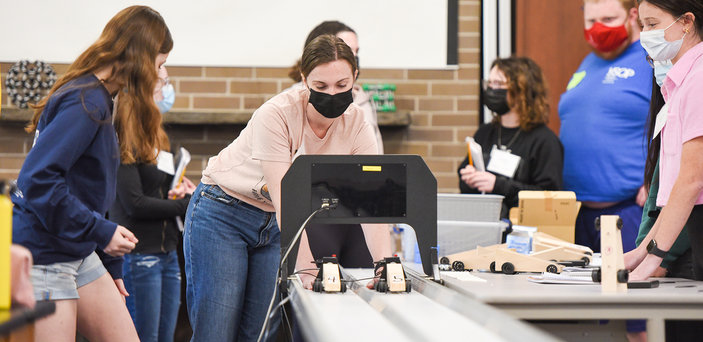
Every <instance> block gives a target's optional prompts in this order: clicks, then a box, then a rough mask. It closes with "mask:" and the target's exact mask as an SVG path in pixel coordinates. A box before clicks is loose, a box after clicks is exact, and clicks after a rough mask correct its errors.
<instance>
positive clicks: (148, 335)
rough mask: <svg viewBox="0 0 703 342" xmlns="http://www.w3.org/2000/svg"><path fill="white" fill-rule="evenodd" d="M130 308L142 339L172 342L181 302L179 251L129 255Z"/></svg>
mask: <svg viewBox="0 0 703 342" xmlns="http://www.w3.org/2000/svg"><path fill="white" fill-rule="evenodd" d="M123 269H124V284H125V288H126V289H127V292H128V293H129V297H127V298H126V299H127V309H128V310H129V314H130V315H131V316H132V320H133V321H134V326H135V327H136V328H137V334H138V335H139V339H140V340H141V341H142V342H145V341H154V342H157V341H158V342H165V341H168V342H171V341H173V334H174V332H175V330H176V321H177V319H178V307H179V306H180V304H181V270H180V268H179V266H178V254H176V251H171V252H167V253H156V254H126V255H125V262H124V266H123Z"/></svg>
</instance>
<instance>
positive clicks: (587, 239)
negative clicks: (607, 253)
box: [575, 199, 642, 253]
mask: <svg viewBox="0 0 703 342" xmlns="http://www.w3.org/2000/svg"><path fill="white" fill-rule="evenodd" d="M601 215H618V216H620V218H621V219H622V223H623V226H622V229H621V230H620V233H621V234H622V251H623V252H629V251H631V250H633V249H635V240H636V239H637V233H638V232H639V229H640V222H641V221H642V207H640V206H639V205H637V203H636V202H635V200H634V199H630V200H625V201H622V202H620V203H618V204H616V205H614V206H612V207H608V208H603V209H591V208H586V207H581V210H580V211H579V214H578V216H577V217H576V228H575V229H576V244H579V245H582V246H587V247H590V248H591V249H592V250H593V252H596V253H600V231H599V230H596V228H595V220H596V217H600V216H601Z"/></svg>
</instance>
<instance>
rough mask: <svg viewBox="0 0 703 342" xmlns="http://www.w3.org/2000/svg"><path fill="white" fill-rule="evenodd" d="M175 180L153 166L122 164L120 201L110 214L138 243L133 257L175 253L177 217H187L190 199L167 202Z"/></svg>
mask: <svg viewBox="0 0 703 342" xmlns="http://www.w3.org/2000/svg"><path fill="white" fill-rule="evenodd" d="M172 179H173V176H171V175H169V174H167V173H165V172H163V171H161V170H159V169H158V168H157V167H156V165H154V164H144V163H134V164H120V167H119V169H118V170H117V200H115V202H114V203H113V204H112V207H111V208H110V211H109V218H110V220H111V221H113V222H116V223H118V224H119V225H121V226H124V227H126V228H127V229H129V230H130V231H132V233H134V235H136V237H137V239H139V243H137V246H136V247H135V248H134V250H133V251H132V253H163V252H170V251H173V250H175V249H176V246H177V245H178V236H179V234H180V232H179V231H178V226H177V225H176V221H175V218H176V216H182V215H184V214H185V212H186V209H187V207H188V202H189V201H190V196H188V195H186V197H184V198H182V199H178V200H171V199H167V196H168V190H169V189H170V187H171V180H172Z"/></svg>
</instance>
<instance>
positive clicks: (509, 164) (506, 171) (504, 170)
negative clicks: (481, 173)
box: [486, 145, 520, 178]
mask: <svg viewBox="0 0 703 342" xmlns="http://www.w3.org/2000/svg"><path fill="white" fill-rule="evenodd" d="M519 165H520V156H516V155H514V154H512V153H510V152H508V151H503V150H501V149H498V148H496V145H493V148H491V160H490V161H488V167H486V170H488V171H491V172H493V173H497V174H499V175H502V176H505V177H508V178H513V176H515V171H517V167H518V166H519Z"/></svg>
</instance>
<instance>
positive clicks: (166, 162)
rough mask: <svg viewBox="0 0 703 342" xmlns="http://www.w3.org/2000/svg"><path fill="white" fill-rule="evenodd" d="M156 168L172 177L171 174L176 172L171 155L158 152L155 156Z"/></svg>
mask: <svg viewBox="0 0 703 342" xmlns="http://www.w3.org/2000/svg"><path fill="white" fill-rule="evenodd" d="M156 168H158V169H159V170H161V171H163V172H166V173H168V174H169V175H171V176H173V173H174V172H176V170H175V169H174V165H173V153H171V152H166V151H159V154H157V155H156Z"/></svg>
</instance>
